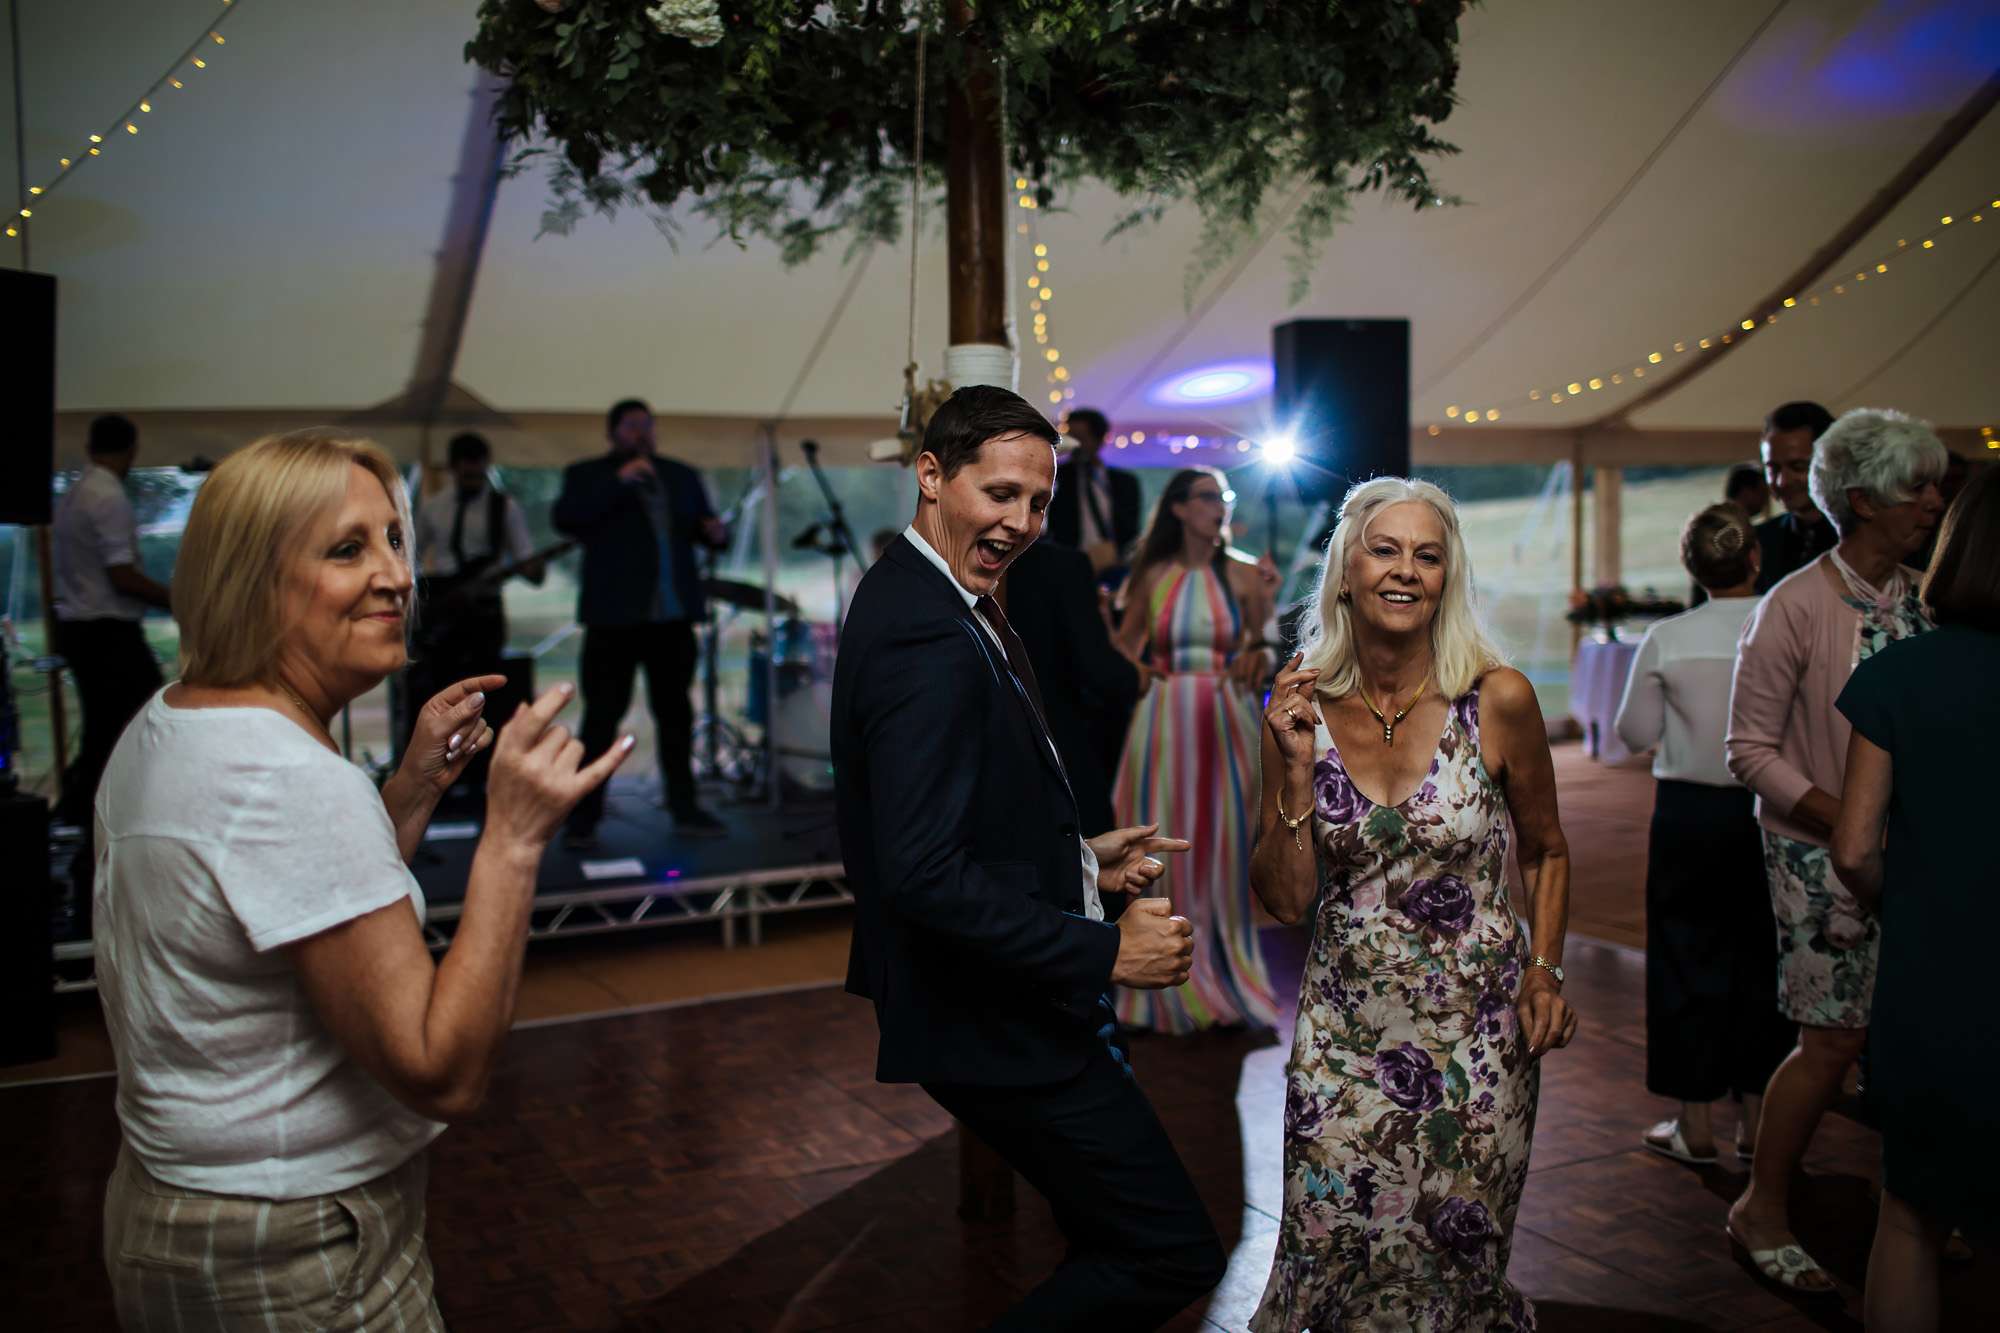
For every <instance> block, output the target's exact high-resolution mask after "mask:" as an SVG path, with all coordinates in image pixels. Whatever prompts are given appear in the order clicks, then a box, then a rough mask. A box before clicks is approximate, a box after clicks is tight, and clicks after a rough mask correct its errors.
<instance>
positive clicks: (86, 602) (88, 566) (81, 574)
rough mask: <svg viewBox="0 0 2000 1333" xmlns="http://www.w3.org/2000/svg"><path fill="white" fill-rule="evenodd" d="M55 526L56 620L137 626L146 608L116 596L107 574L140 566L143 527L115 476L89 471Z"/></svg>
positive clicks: (69, 494)
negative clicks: (122, 622)
mask: <svg viewBox="0 0 2000 1333" xmlns="http://www.w3.org/2000/svg"><path fill="white" fill-rule="evenodd" d="M53 526H54V531H53V532H52V534H51V536H52V539H53V540H52V543H51V545H52V549H53V552H54V555H55V568H54V571H53V573H54V576H55V592H56V614H57V615H58V616H60V617H62V618H63V619H64V620H138V619H140V618H141V617H143V616H144V615H145V614H146V604H145V603H144V602H142V601H140V600H139V599H138V598H136V597H128V596H126V595H125V594H124V593H122V592H120V591H118V589H117V588H116V587H115V586H114V585H113V584H112V582H111V576H110V575H109V574H107V573H106V572H105V570H106V569H108V568H109V567H110V566H112V565H132V566H135V567H136V566H137V565H138V563H139V522H138V519H137V518H136V517H135V516H134V515H133V513H132V500H131V497H129V496H127V495H126V494H125V483H124V482H123V481H122V480H120V479H119V476H118V474H117V473H116V472H113V471H112V470H111V469H110V468H107V467H100V466H98V465H97V464H96V463H92V464H90V465H88V466H87V467H85V468H84V470H83V475H82V476H81V477H78V478H77V479H76V485H74V486H72V487H70V488H69V490H67V491H65V492H64V493H63V498H62V500H61V502H60V503H58V504H57V505H56V513H55V523H54V525H53Z"/></svg>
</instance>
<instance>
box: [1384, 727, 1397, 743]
mask: <svg viewBox="0 0 2000 1333" xmlns="http://www.w3.org/2000/svg"><path fill="white" fill-rule="evenodd" d="M1382 743H1383V744H1384V745H1394V744H1395V743H1396V729H1395V728H1394V727H1384V728H1382Z"/></svg>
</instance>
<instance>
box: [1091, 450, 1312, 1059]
mask: <svg viewBox="0 0 2000 1333" xmlns="http://www.w3.org/2000/svg"><path fill="white" fill-rule="evenodd" d="M1234 499H1235V496H1234V495H1233V494H1231V492H1230V490H1229V480H1228V478H1227V477H1225V476H1224V475H1223V474H1222V473H1221V472H1219V471H1217V470H1215V469H1214V468H1185V469H1183V470H1182V471H1180V472H1177V473H1175V474H1174V476H1173V479H1172V480H1171V481H1169V482H1168V483H1167V489H1166V491H1165V492H1164V493H1163V494H1162V495H1161V496H1160V502H1159V505H1158V506H1157V507H1156V508H1155V510H1154V512H1153V520H1152V522H1151V524H1150V525H1148V527H1147V529H1146V535H1145V536H1144V537H1143V538H1142V539H1141V540H1140V543H1139V554H1138V556H1137V558H1136V559H1135V560H1134V562H1133V568H1132V577H1131V580H1130V582H1128V583H1127V584H1126V587H1125V613H1124V618H1123V620H1122V621H1121V623H1120V625H1119V630H1118V640H1119V646H1120V647H1121V648H1123V649H1124V650H1125V652H1126V653H1128V654H1129V655H1131V656H1132V657H1133V658H1134V659H1135V660H1136V661H1139V662H1140V663H1141V664H1142V665H1144V666H1145V667H1146V668H1148V669H1149V670H1150V671H1152V672H1153V673H1155V674H1156V675H1157V677H1158V684H1157V685H1156V686H1155V687H1154V688H1152V689H1149V690H1148V691H1147V692H1146V696H1145V698H1143V699H1142V700H1140V702H1139V710H1138V713H1137V714H1136V715H1135V716H1134V717H1133V719H1132V729H1131V731H1130V732H1129V733H1127V735H1126V738H1125V757H1124V760H1123V762H1122V763H1121V764H1120V766H1119V770H1118V781H1117V784H1116V787H1115V790H1114V792H1113V798H1112V799H1113V801H1114V803H1115V804H1116V805H1117V809H1118V823H1119V826H1120V827H1124V826H1127V825H1143V824H1158V825H1159V826H1160V827H1162V828H1172V829H1177V830H1184V833H1183V834H1182V835H1181V836H1185V837H1186V838H1187V839H1188V840H1189V841H1191V842H1192V843H1193V844H1194V848H1195V850H1194V851H1193V852H1192V853H1191V854H1190V855H1189V856H1188V857H1187V858H1186V859H1185V861H1184V862H1183V863H1181V864H1177V865H1176V866H1175V867H1174V871H1173V874H1174V876H1175V880H1176V882H1175V884H1174V887H1173V888H1172V890H1171V891H1170V895H1169V896H1171V897H1172V898H1173V901H1174V910H1175V911H1177V912H1178V913H1180V914H1181V915H1182V916H1185V917H1186V918H1187V919H1188V920H1189V921H1190V922H1192V923H1193V924H1194V932H1195V939H1196V940H1197V941H1199V942H1200V944H1199V947H1198V948H1197V949H1196V951H1195V958H1194V967H1193V969H1192V971H1191V972H1190V974H1189V976H1188V980H1187V982H1186V984H1184V985H1181V986H1176V987H1174V988H1173V989H1172V990H1161V991H1131V990H1126V991H1120V992H1119V995H1118V1020H1119V1022H1120V1023H1122V1024H1124V1025H1125V1026H1127V1027H1134V1028H1144V1029H1149V1030H1152V1031H1157V1032H1170V1033H1175V1034H1181V1033H1187V1032H1193V1031H1196V1030H1197V1029H1200V1028H1208V1027H1222V1026H1230V1025H1240V1024H1247V1025H1252V1026H1257V1027H1272V1026H1275V1025H1276V1022H1277V1017H1278V1011H1279V1007H1280V1006H1279V1003H1278V1000H1277V997H1276V996H1275V994H1274V993H1273V991H1272V988H1271V982H1270V978H1269V976H1268V975H1267V974H1266V972H1265V969H1264V955H1263V952H1262V950H1261V949H1260V948H1259V946H1258V942H1257V926H1256V922H1255V920H1254V919H1253V917H1252V915H1251V908H1250V844H1251V840H1252V837H1253V835H1254V832H1255V830H1254V826H1253V824H1252V819H1253V818H1254V814H1255V807H1256V801H1257V788H1256V781H1257V769H1256V763H1257V733H1258V728H1259V726H1260V725H1261V722H1260V719H1259V711H1260V710H1259V699H1258V695H1257V692H1258V691H1259V689H1260V688H1261V686H1262V685H1263V682H1264V679H1265V678H1266V676H1267V675H1268V674H1269V668H1270V661H1269V659H1268V657H1267V655H1266V653H1265V651H1264V649H1263V646H1262V627H1263V624H1264V622H1265V620H1266V619H1267V618H1269V616H1270V613H1271V592H1270V589H1269V587H1268V585H1267V583H1266V580H1265V578H1264V576H1263V575H1262V574H1261V573H1259V572H1258V569H1257V566H1256V564H1255V562H1254V561H1252V560H1250V559H1249V558H1248V557H1246V556H1243V555H1241V554H1239V553H1236V552H1234V551H1231V550H1230V548H1229V510H1230V504H1231V502H1232V501H1234Z"/></svg>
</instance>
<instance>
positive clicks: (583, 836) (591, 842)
mask: <svg viewBox="0 0 2000 1333" xmlns="http://www.w3.org/2000/svg"><path fill="white" fill-rule="evenodd" d="M563 848H564V850H566V851H572V852H594V851H596V850H597V830H596V829H594V828H571V829H564V830H563Z"/></svg>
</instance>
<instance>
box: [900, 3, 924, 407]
mask: <svg viewBox="0 0 2000 1333" xmlns="http://www.w3.org/2000/svg"><path fill="white" fill-rule="evenodd" d="M929 36H930V24H929V21H928V19H927V18H926V16H925V14H924V7H923V6H921V5H919V6H918V7H917V92H916V102H917V116H916V119H917V125H916V131H915V137H914V138H913V139H912V140H911V143H910V150H911V151H910V309H909V315H908V321H907V323H908V328H909V338H908V341H907V342H906V343H905V345H904V349H903V402H904V406H905V412H906V414H907V411H908V404H909V402H910V401H911V400H912V399H914V398H915V397H916V395H917V247H918V245H919V244H920V243H921V242H922V240H923V216H924V90H925V84H924V47H925V44H926V42H927V40H928V38H929ZM905 424H908V423H907V422H906V423H905Z"/></svg>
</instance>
